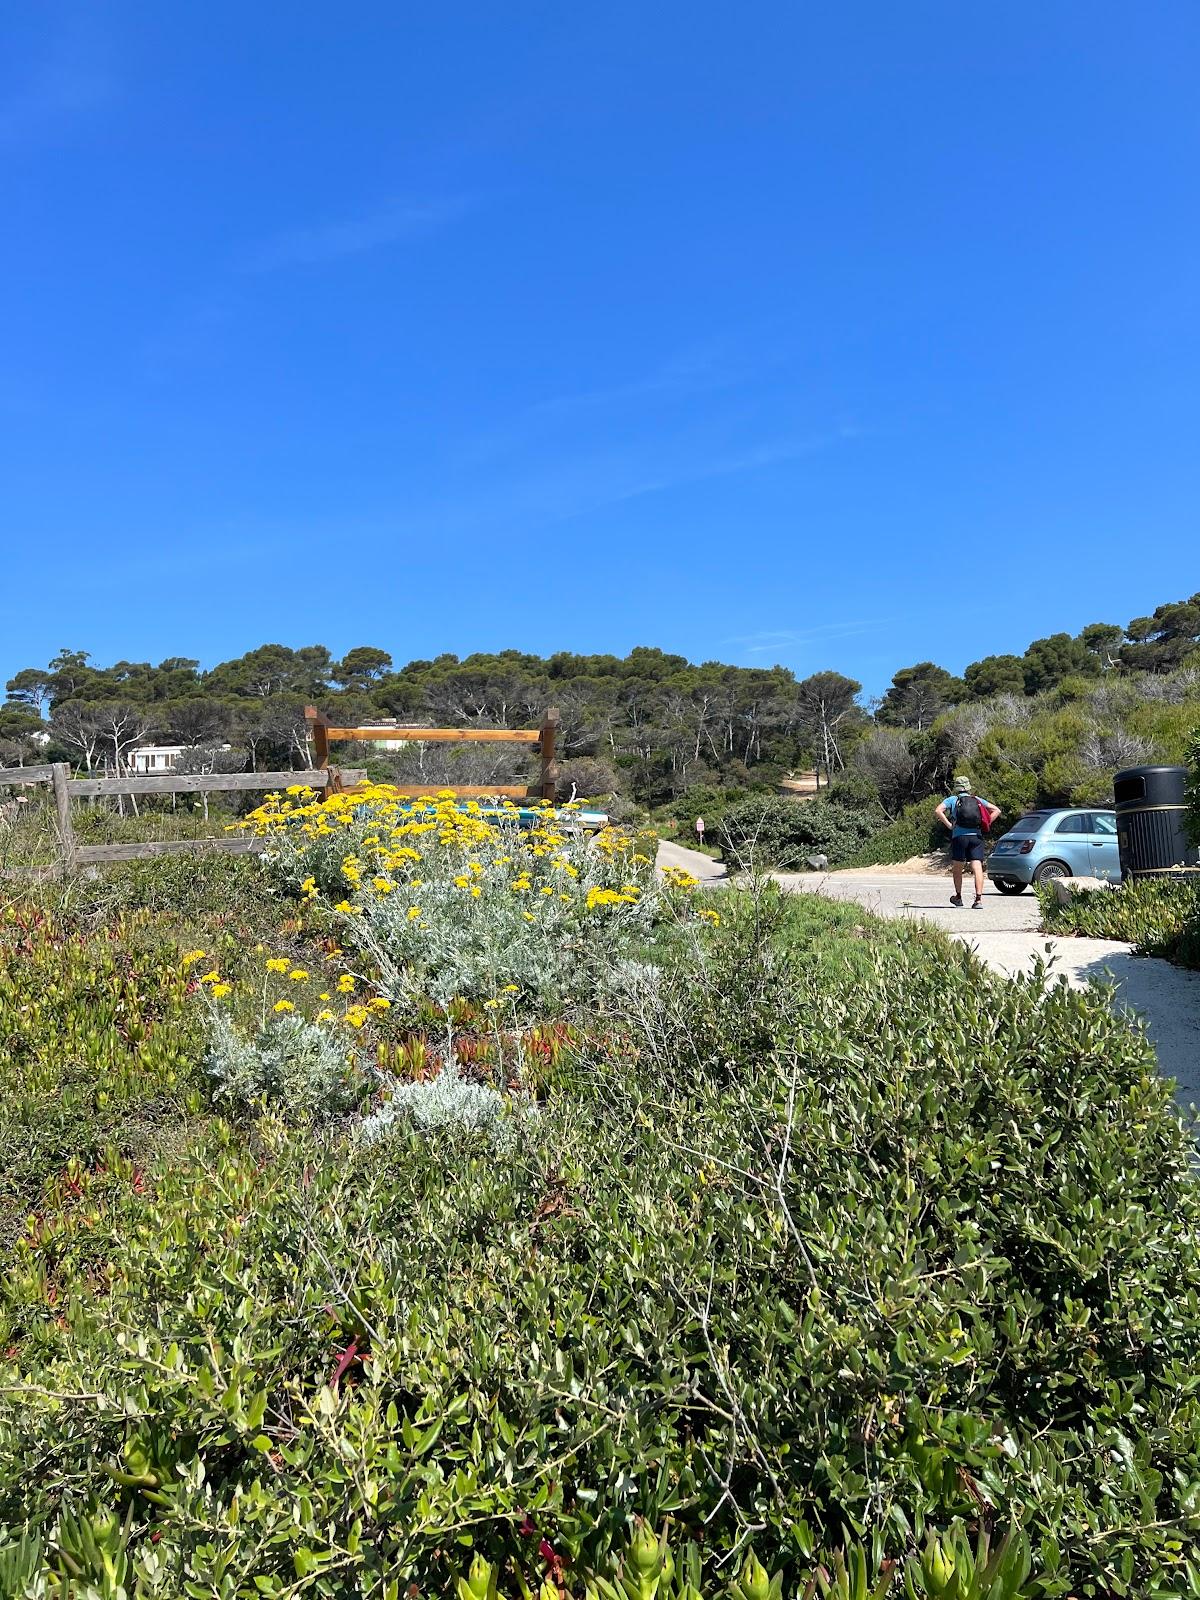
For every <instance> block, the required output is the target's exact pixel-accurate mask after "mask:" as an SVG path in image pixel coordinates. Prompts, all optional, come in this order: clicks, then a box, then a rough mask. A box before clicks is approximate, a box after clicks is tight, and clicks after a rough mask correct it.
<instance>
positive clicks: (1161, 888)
mask: <svg viewBox="0 0 1200 1600" xmlns="http://www.w3.org/2000/svg"><path fill="white" fill-rule="evenodd" d="M1036 887H1037V895H1038V900H1039V902H1040V905H1041V911H1042V926H1043V928H1045V929H1046V931H1047V932H1048V933H1057V934H1078V935H1080V936H1082V937H1084V938H1088V939H1116V940H1120V941H1122V942H1123V943H1125V944H1132V945H1134V946H1135V947H1136V950H1137V954H1138V955H1142V956H1163V957H1165V958H1166V959H1167V960H1168V961H1176V962H1178V963H1179V964H1180V965H1181V966H1193V967H1200V874H1198V875H1197V880H1196V881H1192V880H1190V879H1180V878H1138V879H1135V880H1134V881H1133V882H1132V883H1125V884H1122V885H1120V887H1119V888H1112V889H1097V890H1088V889H1076V890H1074V891H1073V892H1072V894H1071V898H1070V900H1069V901H1068V902H1067V904H1066V905H1065V906H1064V905H1060V904H1059V901H1058V897H1057V895H1056V894H1055V893H1054V888H1053V885H1052V884H1039V885H1037V886H1036Z"/></svg>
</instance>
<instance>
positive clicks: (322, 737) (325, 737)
mask: <svg viewBox="0 0 1200 1600" xmlns="http://www.w3.org/2000/svg"><path fill="white" fill-rule="evenodd" d="M304 718H305V721H306V722H307V723H308V731H309V733H310V734H311V735H312V742H313V764H314V766H315V767H318V768H320V767H327V766H328V765H329V734H328V732H327V731H326V730H327V729H328V727H329V718H328V717H325V716H322V714H321V713H320V712H319V711H318V710H317V708H316V706H305V708H304Z"/></svg>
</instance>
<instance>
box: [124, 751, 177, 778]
mask: <svg viewBox="0 0 1200 1600" xmlns="http://www.w3.org/2000/svg"><path fill="white" fill-rule="evenodd" d="M186 748H187V746H186V745H182V744H143V745H139V746H138V748H137V749H136V750H131V751H130V752H129V756H128V761H129V770H130V771H131V772H136V773H138V774H139V776H143V777H149V778H153V777H157V776H160V775H161V774H163V773H165V772H174V771H175V768H176V766H177V764H178V762H179V758H180V756H181V755H182V754H183V752H184V750H185V749H186Z"/></svg>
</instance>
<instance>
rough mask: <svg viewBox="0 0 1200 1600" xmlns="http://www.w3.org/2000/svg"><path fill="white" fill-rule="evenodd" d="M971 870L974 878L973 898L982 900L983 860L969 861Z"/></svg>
mask: <svg viewBox="0 0 1200 1600" xmlns="http://www.w3.org/2000/svg"><path fill="white" fill-rule="evenodd" d="M971 872H972V874H973V876H974V878H975V898H976V900H982V899H983V862H982V861H972V863H971Z"/></svg>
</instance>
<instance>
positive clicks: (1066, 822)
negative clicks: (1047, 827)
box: [1054, 811, 1092, 833]
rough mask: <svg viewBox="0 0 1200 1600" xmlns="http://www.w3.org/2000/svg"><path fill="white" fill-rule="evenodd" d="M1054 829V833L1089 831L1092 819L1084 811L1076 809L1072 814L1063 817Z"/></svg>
mask: <svg viewBox="0 0 1200 1600" xmlns="http://www.w3.org/2000/svg"><path fill="white" fill-rule="evenodd" d="M1054 831H1055V833H1091V831H1092V819H1091V817H1090V816H1089V815H1088V813H1087V812H1086V811H1076V812H1075V813H1074V814H1073V815H1072V816H1069V817H1064V818H1063V819H1062V821H1061V822H1060V823H1059V825H1058V827H1057V828H1055V830H1054Z"/></svg>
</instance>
